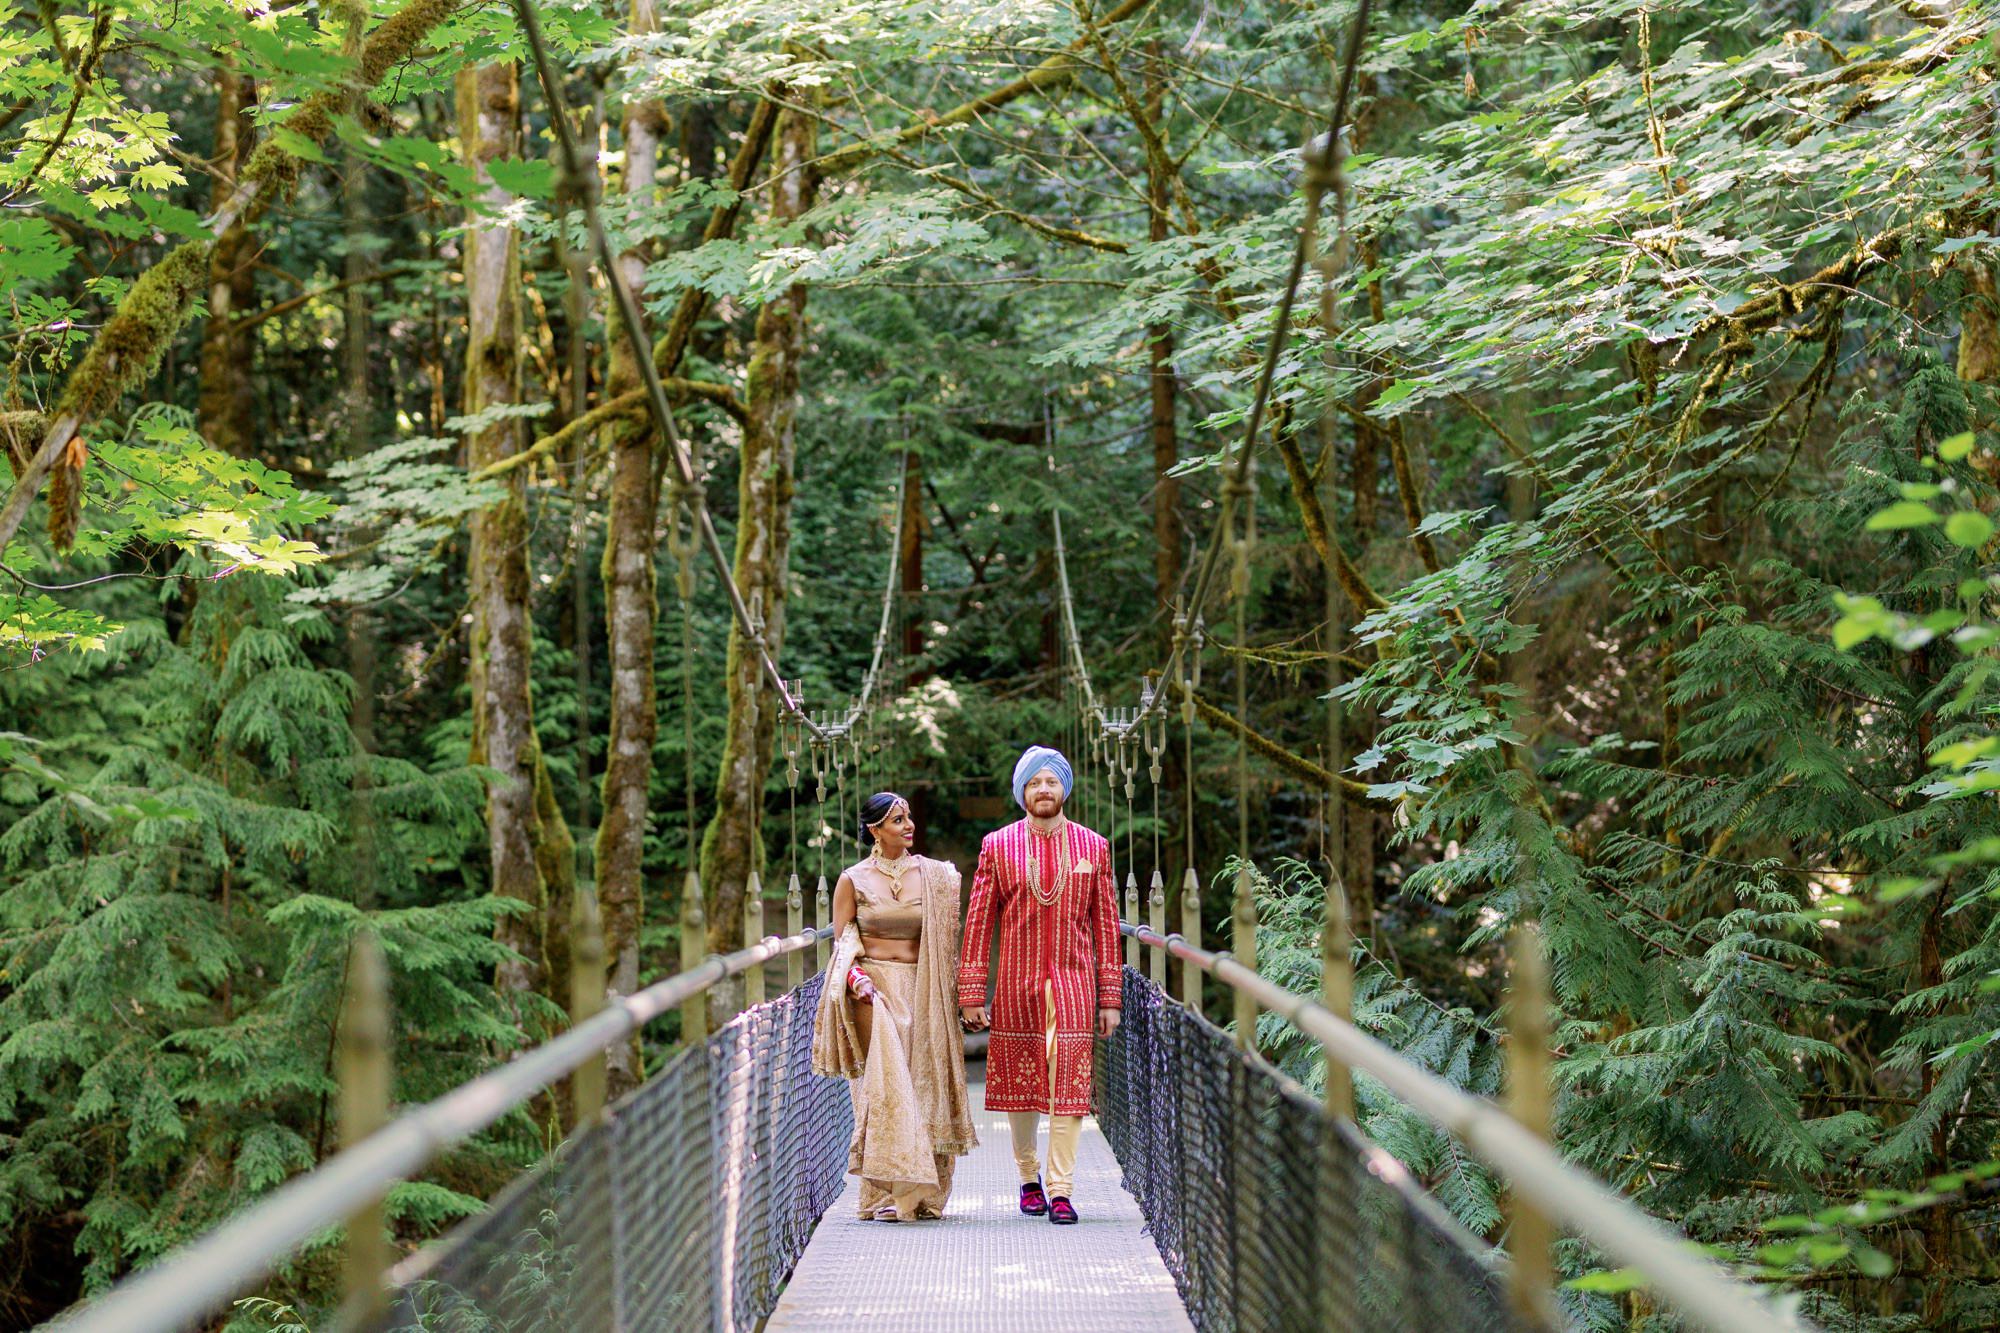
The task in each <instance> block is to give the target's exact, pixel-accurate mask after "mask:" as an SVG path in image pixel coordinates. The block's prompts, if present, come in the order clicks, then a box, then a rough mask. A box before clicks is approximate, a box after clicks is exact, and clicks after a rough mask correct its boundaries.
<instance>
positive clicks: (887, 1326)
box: [765, 1083, 1191, 1333]
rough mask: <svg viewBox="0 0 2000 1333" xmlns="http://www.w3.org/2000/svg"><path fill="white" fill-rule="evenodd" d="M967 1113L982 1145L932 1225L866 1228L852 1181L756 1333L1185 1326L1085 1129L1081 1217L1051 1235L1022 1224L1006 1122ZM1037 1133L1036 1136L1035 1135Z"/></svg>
mask: <svg viewBox="0 0 2000 1333" xmlns="http://www.w3.org/2000/svg"><path fill="white" fill-rule="evenodd" d="M971 1095H972V1105H973V1108H974V1113H975V1116H976V1118H977V1120H978V1123H979V1147H978V1148H976V1149H974V1150H973V1152H972V1153H971V1155H970V1156H968V1157H966V1158H964V1159H963V1160H961V1161H960V1162H959V1165H958V1175H957V1184H956V1187H955V1188H954V1190H953V1192H952V1196H951V1207H950V1209H949V1211H948V1212H947V1213H946V1215H945V1217H944V1219H943V1220H942V1221H937V1222H916V1223H895V1224H890V1223H886V1222H863V1221H861V1220H860V1219H859V1218H857V1217H856V1216H855V1209H856V1207H857V1206H858V1197H857V1196H858V1191H859V1189H860V1186H859V1183H858V1182H857V1181H855V1180H853V1179H852V1178H849V1180H848V1182H847V1189H846V1192H845V1193H843V1194H842V1195H841V1196H840V1198H839V1199H837V1200H835V1201H834V1203H833V1205H832V1206H831V1207H830V1208H828V1209H827V1212H826V1216H825V1218H824V1219H822V1220H821V1222H820V1224H819V1230H818V1231H817V1232H816V1233H814V1235H813V1240H812V1244H811V1245H810V1246H809V1247H808V1248H807V1249H806V1252H805V1255H804V1257H803V1258H801V1259H800V1260H799V1265H798V1268H797V1269H796V1270H795V1271H794V1272H793V1274H792V1280H791V1282H790V1283H789V1284H788V1285H787V1286H786V1288H785V1292H784V1295H783V1297H782V1298H781V1299H780V1300H779V1302H778V1308H777V1310H776V1311H775V1312H773V1314H772V1315H771V1319H770V1322H769V1323H768V1324H767V1325H766V1326H765V1328H766V1330H767V1333H808V1331H810V1333H819V1331H820V1330H835V1329H867V1330H870V1331H871V1333H878V1331H879V1333H895V1331H896V1330H917V1329H921V1330H925V1333H975V1330H984V1329H994V1330H1006V1333H1015V1331H1016V1330H1020V1329H1036V1328H1060V1329H1064V1330H1067V1331H1069V1333H1133V1331H1135V1330H1144V1329H1167V1330H1172V1329H1188V1328H1190V1327H1191V1326H1190V1325H1189V1323H1188V1317H1187V1314H1186V1312H1185V1311H1184V1310H1182V1308H1181V1303H1180V1298H1179V1296H1178V1295H1177V1294H1176V1293H1175V1291H1174V1280H1173V1278H1172V1277H1170V1276H1169V1275H1168V1273H1167V1269H1166V1266H1165V1265H1164V1264H1163V1263H1161V1262H1160V1256H1159V1252H1158V1251H1157V1250H1156V1249H1155V1248H1154V1247H1153V1242H1152V1240H1151V1238H1150V1237H1148V1236H1147V1235H1145V1234H1144V1232H1143V1230H1142V1227H1143V1226H1144V1219H1143V1218H1142V1217H1141V1216H1140V1215H1139V1205H1138V1204H1137V1203H1135V1202H1134V1201H1133V1199H1132V1196H1131V1195H1130V1194H1127V1193H1126V1192H1125V1189H1124V1187H1123V1186H1122V1185H1120V1184H1119V1170H1118V1163H1117V1162H1116V1161H1115V1160H1114V1159H1113V1158H1112V1156H1111V1148H1110V1145H1109V1144H1107V1143H1106V1142H1105V1139H1104V1135H1103V1133H1102V1132H1101V1131H1100V1130H1099V1129H1098V1127H1097V1122H1096V1121H1095V1120H1087V1121H1085V1122H1084V1130H1083V1143H1082V1146H1081V1147H1080V1149H1079V1150H1078V1152H1077V1162H1076V1206H1077V1210H1078V1211H1079V1212H1080V1213H1081V1214H1082V1215H1083V1220H1082V1221H1081V1222H1079V1223H1078V1224H1077V1225H1075V1226H1073V1227H1058V1226H1052V1225H1050V1224H1049V1223H1048V1222H1047V1221H1045V1220H1042V1219H1039V1218H1031V1217H1023V1216H1021V1213H1020V1211H1019V1208H1018V1207H1017V1204H1016V1199H1017V1193H1016V1191H1017V1186H1018V1183H1019V1182H1018V1178H1017V1177H1016V1175H1015V1173H1014V1155H1013V1152H1012V1150H1011V1149H1010V1148H1009V1146H1008V1138H1007V1117H1006V1116H1004V1115H1002V1114H1000V1113H999V1112H997V1111H984V1110H980V1109H979V1108H980V1107H981V1106H982V1105H983V1104H984V1102H985V1090H984V1089H983V1088H981V1087H980V1086H978V1085H977V1084H976V1083H975V1084H974V1086H973V1088H972V1094H971ZM1043 1133H1044V1135H1046V1133H1047V1129H1046V1126H1044V1130H1043Z"/></svg>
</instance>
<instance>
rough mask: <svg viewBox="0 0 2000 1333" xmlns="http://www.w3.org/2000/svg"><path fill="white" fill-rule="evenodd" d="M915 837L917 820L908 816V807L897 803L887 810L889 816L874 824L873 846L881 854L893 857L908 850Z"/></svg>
mask: <svg viewBox="0 0 2000 1333" xmlns="http://www.w3.org/2000/svg"><path fill="white" fill-rule="evenodd" d="M916 838H917V821H916V820H914V819H911V818H910V807H909V806H907V805H898V806H897V807H896V808H895V809H894V810H891V811H890V812H889V817H888V818H887V819H885V820H883V821H882V822H881V823H879V824H877V825H876V826H875V847H876V850H878V851H880V852H881V853H882V855H884V856H886V857H889V858H890V859H892V860H893V859H894V858H896V857H898V856H901V855H902V854H903V853H904V852H905V851H907V850H909V846H910V844H911V843H913V842H915V841H916Z"/></svg>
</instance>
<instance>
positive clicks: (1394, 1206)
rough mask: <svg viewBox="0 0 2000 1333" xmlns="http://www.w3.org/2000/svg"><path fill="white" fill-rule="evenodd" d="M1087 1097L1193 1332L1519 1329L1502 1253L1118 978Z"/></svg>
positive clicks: (1188, 1021)
mask: <svg viewBox="0 0 2000 1333" xmlns="http://www.w3.org/2000/svg"><path fill="white" fill-rule="evenodd" d="M1096 1086H1097V1115H1098V1120H1099V1123H1100V1124H1101V1125H1102V1126H1103V1128H1104V1132H1105V1135H1106V1137H1107V1138H1109V1140H1110V1142H1111V1147H1112V1151H1113V1153H1114V1154H1115V1155H1116V1156H1117V1158H1118V1161H1119V1165H1120V1166H1121V1167H1122V1169H1123V1172H1124V1177H1125V1187H1126V1189H1128V1190H1129V1191H1131V1193H1132V1195H1133V1196H1134V1197H1135V1198H1136V1199H1137V1200H1138V1202H1139V1207H1140V1210H1141V1211H1142V1212H1143V1213H1144V1214H1145V1216H1146V1220H1147V1228H1148V1230H1149V1231H1150V1232H1151V1234H1152V1237H1153V1242H1154V1244H1155V1246H1156V1247H1157V1248H1158V1249H1159V1252H1160V1257H1161V1259H1162V1260H1163V1261H1164V1262H1165V1263H1166V1266H1167V1271H1168V1272H1169V1273H1171V1274H1172V1275H1173V1278H1174V1284H1175V1286H1176V1287H1177V1288H1178V1289H1179V1291H1180V1294H1181V1301H1182V1303H1183V1304H1184V1305H1185V1306H1186V1307H1187V1311H1188V1317H1189V1318H1190V1320H1192V1322H1193V1323H1194V1326H1195V1327H1196V1328H1198V1329H1202V1330H1204V1331H1206V1330H1224V1331H1225V1333H1253V1331H1255V1333H1263V1331H1264V1330H1270V1331H1271V1333H1289V1331H1290V1330H1294V1329H1297V1330H1306V1329H1315V1330H1319V1329H1338V1328H1434V1329H1451V1330H1453V1331H1454V1333H1457V1331H1458V1330H1465V1331H1466V1333H1483V1331H1487V1330H1490V1331H1491V1333H1516V1331H1517V1330H1523V1331H1525V1330H1526V1328H1527V1326H1526V1325H1523V1324H1520V1323H1518V1322H1517V1321H1516V1320H1515V1319H1514V1317H1513V1315H1512V1313H1511V1312H1510V1310H1509V1308H1508V1303H1507V1294H1506V1290H1505V1285H1504V1280H1503V1277H1502V1274H1501V1270H1500V1260H1499V1257H1498V1256H1497V1255H1496V1254H1495V1252H1494V1251H1492V1250H1491V1249H1490V1248H1489V1247H1487V1246H1486V1245H1484V1244H1483V1243H1482V1242H1481V1241H1479V1240H1478V1238H1476V1237H1474V1236H1472V1235H1470V1234H1469V1233H1468V1232H1466V1231H1465V1230H1464V1228H1462V1227H1460V1226H1459V1225H1458V1223H1457V1222H1455V1221H1453V1220H1452V1218H1451V1216H1450V1215H1449V1214H1448V1213H1446V1212H1445V1211H1444V1210H1443V1209H1442V1208H1441V1207H1439V1206H1438V1204H1437V1203H1436V1202H1435V1201H1434V1200H1432V1199H1431V1198H1430V1196H1429V1195H1428V1194H1426V1193H1425V1192H1424V1191H1423V1189H1422V1188H1421V1187H1419V1186H1418V1185H1417V1183H1416V1182H1415V1181H1413V1180H1412V1179H1411V1178H1410V1176H1409V1174H1408V1173H1407V1172H1406V1171H1405V1170H1404V1169H1403V1167H1402V1166H1401V1164H1400V1163H1398V1162H1397V1161H1396V1159H1395V1158H1394V1157H1392V1156H1390V1155H1389V1154H1388V1153H1387V1152H1384V1151H1383V1150H1382V1149H1381V1148H1378V1147H1376V1146H1375V1145H1374V1144H1372V1143H1370V1142H1369V1141H1368V1140H1367V1139H1366V1138H1365V1137H1363V1136H1362V1135H1361V1134H1360V1133H1358V1132H1357V1131H1356V1130H1355V1129H1354V1127H1353V1126H1352V1125H1350V1124H1348V1123H1347V1122H1345V1121H1342V1120H1339V1119H1336V1118H1335V1117H1333V1116H1330V1115H1328V1114H1326V1111H1325V1108H1324V1106H1323V1104H1322V1103H1321V1102H1320V1101H1318V1100H1317V1099H1316V1098H1313V1097H1311V1096H1309V1095H1307V1094H1306V1092H1305V1091H1304V1090H1303V1089H1301V1088H1300V1087H1299V1086H1298V1085H1297V1084H1295V1083H1293V1082H1292V1081H1291V1080H1290V1079H1287V1078H1285V1077H1284V1076H1283V1075H1281V1074H1279V1073H1277V1072H1276V1071H1275V1070H1273V1069H1272V1068H1271V1067H1270V1066H1269V1065H1267V1064H1265V1063H1264V1062H1262V1061H1261V1060H1258V1059H1257V1058H1256V1057H1255V1056H1254V1055H1252V1054H1250V1053H1248V1052H1246V1051H1244V1050H1243V1049H1242V1048H1241V1047H1240V1046H1238V1045H1237V1044H1236V1042H1235V1041H1234V1040H1233V1039H1232V1038H1231V1037H1230V1035H1229V1034H1228V1033H1226V1032H1224V1031H1223V1030H1222V1029H1220V1028H1218V1027H1216V1026H1215V1025H1214V1024H1212V1023H1210V1022H1208V1021H1207V1020H1206V1019H1205V1018H1203V1017H1202V1016H1201V1015H1199V1014H1197V1013H1195V1012H1194V1011H1193V1010H1191V1009H1189V1008H1187V1007H1186V1006H1184V1005H1180V1004H1176V1003H1174V1002H1172V1001H1171V1000H1169V999H1168V998H1167V996H1166V994H1165V993H1164V992H1163V991H1162V990H1161V989H1160V987H1158V986H1157V985H1155V984H1154V983H1153V982H1151V981H1149V980H1147V979H1146V978H1145V977H1143V976H1141V975H1140V974H1139V973H1138V972H1137V971H1136V970H1134V969H1132V968H1130V967H1128V968H1126V969H1125V993H1124V1016H1123V1020H1122V1021H1121V1023H1120V1024H1119V1027H1118V1031H1117V1032H1116V1033H1115V1034H1114V1035H1113V1037H1112V1038H1111V1040H1110V1041H1107V1042H1103V1043H1101V1044H1100V1046H1099V1054H1098V1068H1097V1083H1096Z"/></svg>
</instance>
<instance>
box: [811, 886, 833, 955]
mask: <svg viewBox="0 0 2000 1333" xmlns="http://www.w3.org/2000/svg"><path fill="white" fill-rule="evenodd" d="M832 922H833V895H832V894H830V893H828V892H827V890H826V876H825V875H821V876H820V877H819V887H818V888H817V889H815V890H813V929H814V930H825V929H826V928H827V926H829V925H830V924H832ZM832 947H833V946H832V945H831V944H830V943H829V942H828V941H827V939H826V937H825V936H821V937H820V941H819V943H818V944H816V945H814V946H813V956H814V957H815V958H816V959H817V960H818V965H817V966H816V967H814V969H813V970H814V971H815V972H824V971H826V959H827V955H828V953H829V952H830V951H831V950H832Z"/></svg>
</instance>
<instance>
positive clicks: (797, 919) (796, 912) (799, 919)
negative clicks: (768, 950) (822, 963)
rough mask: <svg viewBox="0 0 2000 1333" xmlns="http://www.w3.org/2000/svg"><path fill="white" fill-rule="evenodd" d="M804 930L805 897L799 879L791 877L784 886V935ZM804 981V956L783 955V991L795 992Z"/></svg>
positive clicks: (797, 954) (795, 954) (799, 954)
mask: <svg viewBox="0 0 2000 1333" xmlns="http://www.w3.org/2000/svg"><path fill="white" fill-rule="evenodd" d="M805 928H806V896H805V893H804V891H803V890H801V889H800V888H799V877H798V875H797V874H796V873H794V874H793V875H792V879H791V883H789V884H787V885H785V933H786V934H787V935H796V934H798V933H799V932H800V931H802V930H804V929H805ZM805 981H806V956H805V955H804V954H803V953H799V952H797V951H794V952H792V953H788V954H786V955H785V989H786V990H797V989H798V988H799V987H800V986H803V985H804V984H805Z"/></svg>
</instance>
